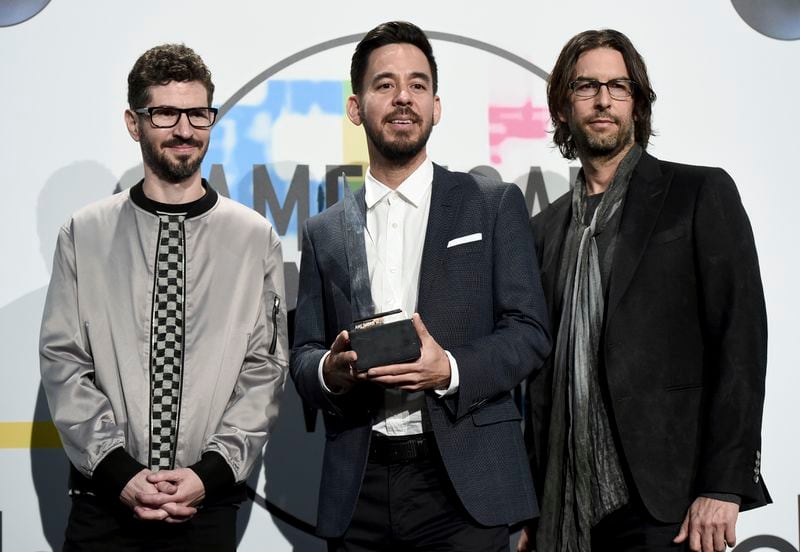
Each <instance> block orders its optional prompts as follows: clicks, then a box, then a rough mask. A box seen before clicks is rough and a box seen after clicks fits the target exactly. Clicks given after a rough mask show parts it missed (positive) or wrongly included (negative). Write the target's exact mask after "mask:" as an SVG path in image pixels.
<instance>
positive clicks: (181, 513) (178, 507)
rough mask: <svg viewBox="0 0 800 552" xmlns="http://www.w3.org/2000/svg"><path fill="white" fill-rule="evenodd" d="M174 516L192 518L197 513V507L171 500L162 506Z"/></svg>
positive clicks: (170, 515)
mask: <svg viewBox="0 0 800 552" xmlns="http://www.w3.org/2000/svg"><path fill="white" fill-rule="evenodd" d="M161 509H162V510H164V511H165V512H167V513H168V514H169V517H172V518H187V519H188V518H190V517H192V516H193V515H195V514H196V513H197V508H193V507H192V506H187V505H186V504H180V503H175V502H169V503H167V504H164V505H163V506H162V507H161Z"/></svg>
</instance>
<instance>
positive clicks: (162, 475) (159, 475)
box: [147, 470, 180, 484]
mask: <svg viewBox="0 0 800 552" xmlns="http://www.w3.org/2000/svg"><path fill="white" fill-rule="evenodd" d="M179 475H180V474H178V473H176V472H175V471H174V470H161V471H157V472H153V473H150V474H148V475H147V482H148V483H153V484H155V483H160V482H162V481H169V482H174V481H177V480H178V479H180V477H179Z"/></svg>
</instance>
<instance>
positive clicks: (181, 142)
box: [161, 136, 203, 148]
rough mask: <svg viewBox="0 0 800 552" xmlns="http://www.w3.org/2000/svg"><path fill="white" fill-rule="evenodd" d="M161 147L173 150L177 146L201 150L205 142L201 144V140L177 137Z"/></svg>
mask: <svg viewBox="0 0 800 552" xmlns="http://www.w3.org/2000/svg"><path fill="white" fill-rule="evenodd" d="M161 145H162V147H165V148H172V147H175V146H194V147H196V148H201V147H203V142H201V141H200V140H195V139H194V138H180V137H177V136H176V137H174V138H171V139H169V140H166V141H165V142H163V143H162V144H161Z"/></svg>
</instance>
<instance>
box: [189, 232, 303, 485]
mask: <svg viewBox="0 0 800 552" xmlns="http://www.w3.org/2000/svg"><path fill="white" fill-rule="evenodd" d="M284 298H285V293H284V282H283V256H282V253H281V244H280V239H279V238H278V236H277V235H276V234H275V232H274V230H271V231H270V237H269V245H268V250H267V252H266V254H265V257H264V283H263V287H262V289H261V297H260V301H261V305H260V307H259V313H258V317H257V319H256V323H255V327H254V328H253V330H252V333H251V335H250V339H249V341H248V344H247V351H246V353H245V357H244V362H243V364H242V367H241V370H240V372H239V376H238V378H237V380H236V385H235V387H234V390H233V394H232V395H231V398H230V400H229V401H228V404H227V406H226V407H225V412H224V413H223V415H222V420H221V421H220V424H219V427H218V428H217V429H216V431H215V433H214V434H213V435H211V436H210V437H209V438H208V441H207V442H206V445H205V447H204V451H203V452H204V454H203V459H202V460H201V461H200V464H201V465H200V466H198V467H197V469H195V471H197V472H198V474H201V479H202V478H203V475H206V479H205V480H204V484H206V485H207V486H208V485H209V484H210V485H211V487H212V489H211V490H214V487H215V485H214V481H210V479H211V477H209V475H207V474H212V473H218V474H220V475H221V474H222V473H224V472H222V471H221V470H214V469H212V466H214V465H220V462H219V459H218V458H215V457H214V456H213V455H211V456H209V453H211V452H216V453H218V454H219V455H221V456H222V457H223V458H224V459H225V460H226V461H227V463H228V465H229V467H230V469H231V470H232V472H233V476H234V479H235V480H236V481H237V482H238V481H243V480H245V479H246V478H247V476H248V474H249V473H250V471H251V470H252V468H253V465H254V463H255V461H256V459H257V458H258V455H259V454H260V453H261V450H262V448H263V447H264V444H265V443H266V441H267V439H268V437H269V434H270V431H271V428H272V426H273V425H274V422H275V420H276V419H277V416H278V405H279V401H280V396H281V393H282V392H283V385H284V382H285V380H286V366H287V364H288V358H287V357H288V341H287V333H286V307H285V300H284ZM194 467H195V466H193V468H194ZM214 479H215V480H216V481H220V479H216V478H214ZM224 479H225V478H222V481H224ZM207 490H208V489H207Z"/></svg>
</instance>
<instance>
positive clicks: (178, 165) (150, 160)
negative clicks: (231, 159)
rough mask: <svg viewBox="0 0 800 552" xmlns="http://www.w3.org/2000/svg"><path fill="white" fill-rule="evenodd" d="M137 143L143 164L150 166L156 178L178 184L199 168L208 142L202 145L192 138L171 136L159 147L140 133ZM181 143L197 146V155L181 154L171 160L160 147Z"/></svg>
mask: <svg viewBox="0 0 800 552" xmlns="http://www.w3.org/2000/svg"><path fill="white" fill-rule="evenodd" d="M139 144H140V145H141V148H142V159H143V160H144V163H145V165H147V166H148V167H150V169H151V170H152V171H153V172H154V173H155V174H156V176H158V178H160V179H161V180H164V181H165V182H170V183H172V184H179V183H181V182H184V181H186V180H187V179H188V178H189V177H191V176H194V174H195V173H197V171H199V170H200V165H201V163H202V162H203V158H204V157H205V155H206V151H208V142H206V143H205V146H204V145H203V142H201V141H199V140H195V139H194V138H186V139H184V138H178V137H173V138H171V139H170V140H166V141H165V142H163V143H162V144H161V145H160V147H157V146H156V145H155V144H154V143H153V142H151V141H150V139H149V138H147V136H145V135H142V136H141V137H140V140H139ZM183 144H188V145H191V146H195V147H197V148H199V155H197V156H196V157H192V156H189V155H182V156H179V157H178V158H177V159H176V160H172V159H170V158H169V157H167V154H166V153H165V152H164V151H163V150H162V149H160V148H167V147H172V146H179V145H183Z"/></svg>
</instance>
